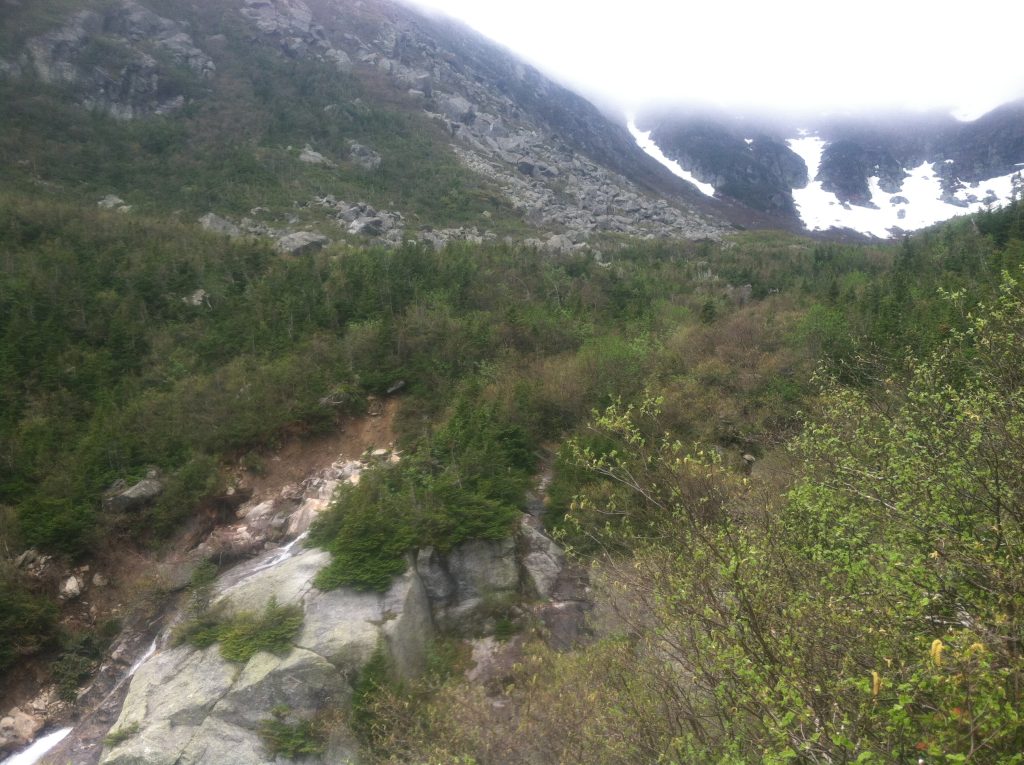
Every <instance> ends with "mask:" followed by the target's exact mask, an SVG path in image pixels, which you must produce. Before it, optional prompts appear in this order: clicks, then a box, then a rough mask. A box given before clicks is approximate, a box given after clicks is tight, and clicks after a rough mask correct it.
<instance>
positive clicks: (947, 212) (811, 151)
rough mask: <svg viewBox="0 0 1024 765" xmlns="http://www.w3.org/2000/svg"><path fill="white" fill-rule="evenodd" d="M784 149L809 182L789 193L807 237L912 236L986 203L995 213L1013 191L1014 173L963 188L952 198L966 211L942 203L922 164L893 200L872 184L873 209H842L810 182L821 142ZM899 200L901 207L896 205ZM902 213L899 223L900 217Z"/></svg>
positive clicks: (813, 139) (810, 139) (797, 142)
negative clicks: (843, 231) (842, 233)
mask: <svg viewBox="0 0 1024 765" xmlns="http://www.w3.org/2000/svg"><path fill="white" fill-rule="evenodd" d="M801 132H803V131H801ZM787 143H788V144H789V148H791V149H792V150H793V151H795V152H796V153H797V154H799V155H800V156H801V157H802V158H803V160H804V162H806V163H807V170H808V175H809V176H810V177H811V178H812V180H811V182H810V183H809V184H807V188H803V189H794V190H793V199H794V201H795V202H796V205H797V209H798V211H799V213H800V220H801V221H802V222H803V224H804V226H805V227H806V228H807V229H808V230H810V231H824V230H826V229H828V228H831V227H833V226H836V227H840V228H849V229H853V230H854V231H859V232H860V233H862V234H871V235H872V236H877V237H879V238H883V239H884V238H888V237H891V236H892V235H893V233H894V231H893V229H901V230H903V231H915V230H917V229H920V228H925V227H927V226H930V225H932V224H933V223H938V222H939V221H943V220H948V219H949V218H952V217H954V216H956V215H964V214H966V213H970V212H978V211H979V210H983V209H985V206H986V200H989V202H991V204H992V205H993V206H996V207H997V206H999V205H1002V204H1005V203H1006V202H1007V201H1008V200H1009V199H1010V193H1011V191H1012V188H1013V181H1012V178H1013V175H1014V173H1010V174H1008V175H1003V176H1000V177H997V178H991V179H989V180H987V181H982V182H981V183H978V184H975V185H974V186H971V185H968V187H967V188H965V189H961V190H959V191H958V192H956V194H955V196H956V198H957V199H959V200H961V201H963V202H966V203H967V206H966V207H960V206H959V205H954V204H950V203H948V202H943V201H942V199H941V197H942V187H941V185H940V183H939V178H938V176H936V175H935V173H934V171H933V170H932V166H931V165H930V164H929V163H927V162H925V163H922V164H921V165H919V166H918V167H915V168H912V169H906V172H908V173H909V174H910V177H909V178H904V179H903V185H902V187H901V188H900V190H899V191H898V192H897V193H896V194H889V193H887V192H885V191H882V189H881V188H880V187H879V185H878V179H877V178H871V179H870V180H869V187H870V190H871V202H872V203H873V204H875V205H876V206H877V208H878V209H872V208H869V207H858V206H856V205H844V204H843V203H841V202H840V201H839V200H838V199H836V197H835V195H834V194H832V193H830V192H827V191H825V190H824V189H823V188H822V187H821V183H819V182H818V181H815V180H813V178H814V177H815V176H816V175H817V174H818V167H819V166H820V165H821V155H822V153H823V152H824V150H825V141H823V140H822V139H821V138H818V137H817V136H812V135H806V134H805V135H802V136H801V137H800V138H793V139H790V140H789V141H787ZM946 161H947V162H951V161H952V160H946ZM900 197H902V199H905V200H906V202H903V201H902V199H898V198H900ZM894 200H895V201H894ZM901 210H902V211H903V217H902V218H900V217H899V213H900V211H901Z"/></svg>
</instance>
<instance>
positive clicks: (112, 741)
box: [103, 722, 139, 748]
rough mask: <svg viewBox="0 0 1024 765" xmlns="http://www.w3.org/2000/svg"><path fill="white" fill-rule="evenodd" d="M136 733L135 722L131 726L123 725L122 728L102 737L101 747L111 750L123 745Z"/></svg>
mask: <svg viewBox="0 0 1024 765" xmlns="http://www.w3.org/2000/svg"><path fill="white" fill-rule="evenodd" d="M138 732H139V724H138V723H137V722H134V723H132V724H131V725H125V726H124V727H123V728H118V729H117V730H112V731H110V733H108V734H107V735H106V736H104V738H103V746H107V747H110V748H113V747H115V746H117V745H118V744H123V743H124V742H125V741H127V740H128V739H130V738H131V737H132V736H134V735H135V734H136V733H138Z"/></svg>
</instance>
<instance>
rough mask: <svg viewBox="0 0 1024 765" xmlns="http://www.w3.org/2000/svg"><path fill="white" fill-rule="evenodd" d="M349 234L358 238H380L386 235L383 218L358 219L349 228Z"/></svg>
mask: <svg viewBox="0 0 1024 765" xmlns="http://www.w3.org/2000/svg"><path fill="white" fill-rule="evenodd" d="M348 233H350V234H355V235H357V236H380V235H381V234H383V233H384V220H383V219H382V218H357V219H356V220H354V221H352V223H350V224H349V226H348Z"/></svg>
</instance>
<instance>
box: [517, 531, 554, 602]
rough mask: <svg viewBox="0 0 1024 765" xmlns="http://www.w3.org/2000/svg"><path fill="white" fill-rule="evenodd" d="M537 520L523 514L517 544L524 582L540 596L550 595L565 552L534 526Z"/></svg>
mask: <svg viewBox="0 0 1024 765" xmlns="http://www.w3.org/2000/svg"><path fill="white" fill-rule="evenodd" d="M536 523H537V521H536V520H535V519H533V518H532V517H530V516H523V519H522V522H521V524H520V527H519V544H520V548H521V560H522V566H523V572H524V574H525V577H524V579H525V583H526V584H527V585H528V586H529V587H530V588H532V590H533V592H534V593H535V594H536V595H538V596H539V597H541V598H547V597H550V595H551V592H552V590H553V589H554V587H555V583H556V582H557V581H558V577H559V574H561V572H562V569H563V568H564V567H565V553H564V552H563V551H562V548H561V547H559V546H558V544H556V543H555V541H554V540H553V539H551V538H550V537H548V536H547V535H546V534H544V533H543V532H541V531H540V530H539V529H537V528H535V526H534V524H536Z"/></svg>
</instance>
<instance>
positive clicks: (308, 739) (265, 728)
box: [260, 705, 327, 760]
mask: <svg viewBox="0 0 1024 765" xmlns="http://www.w3.org/2000/svg"><path fill="white" fill-rule="evenodd" d="M290 711H291V710H289V709H288V707H286V706H281V705H279V706H276V707H274V709H273V710H271V714H272V715H273V716H272V717H269V718H267V719H266V720H263V721H261V722H260V738H262V739H263V745H264V746H265V747H266V748H267V753H268V754H270V755H271V756H272V757H278V756H281V757H286V758H287V759H289V760H294V759H296V758H298V757H301V756H302V755H307V754H308V755H312V756H314V757H316V756H319V755H322V754H323V753H324V750H325V749H326V748H327V731H326V729H325V728H324V725H323V724H322V723H321V722H320V721H318V720H298V721H297V722H293V723H290V722H288V721H287V718H288V715H289V713H290Z"/></svg>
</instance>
